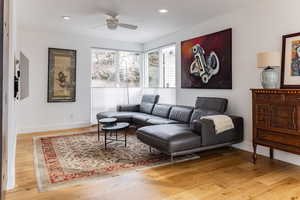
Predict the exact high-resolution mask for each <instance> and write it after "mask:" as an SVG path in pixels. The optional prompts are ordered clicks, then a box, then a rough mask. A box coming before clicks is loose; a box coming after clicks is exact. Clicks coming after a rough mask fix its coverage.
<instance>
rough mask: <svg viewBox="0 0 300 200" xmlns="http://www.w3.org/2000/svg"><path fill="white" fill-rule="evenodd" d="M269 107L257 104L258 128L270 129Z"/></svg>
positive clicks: (256, 122)
mask: <svg viewBox="0 0 300 200" xmlns="http://www.w3.org/2000/svg"><path fill="white" fill-rule="evenodd" d="M269 113H270V110H269V105H267V104H256V106H255V124H256V126H258V127H264V128H266V127H269Z"/></svg>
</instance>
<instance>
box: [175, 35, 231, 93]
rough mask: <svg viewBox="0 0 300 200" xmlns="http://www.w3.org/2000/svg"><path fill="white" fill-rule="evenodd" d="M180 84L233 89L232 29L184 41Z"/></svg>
mask: <svg viewBox="0 0 300 200" xmlns="http://www.w3.org/2000/svg"><path fill="white" fill-rule="evenodd" d="M181 87H182V88H203V89H232V29H227V30H223V31H220V32H216V33H212V34H209V35H204V36H201V37H197V38H194V39H190V40H186V41H183V42H181Z"/></svg>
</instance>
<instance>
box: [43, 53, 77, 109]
mask: <svg viewBox="0 0 300 200" xmlns="http://www.w3.org/2000/svg"><path fill="white" fill-rule="evenodd" d="M55 50H58V51H70V52H73V53H74V55H75V58H74V68H75V69H74V82H75V85H74V98H72V99H66V100H63V99H57V100H54V99H51V95H50V70H51V69H50V68H51V66H50V65H51V57H50V55H51V51H55ZM76 81H77V50H75V49H63V48H52V47H49V48H48V81H47V84H48V85H47V102H48V103H68V102H69V103H74V102H76V90H77V87H76V85H77V83H76Z"/></svg>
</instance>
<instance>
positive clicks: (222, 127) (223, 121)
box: [201, 115, 234, 134]
mask: <svg viewBox="0 0 300 200" xmlns="http://www.w3.org/2000/svg"><path fill="white" fill-rule="evenodd" d="M201 119H209V120H212V121H213V122H214V124H215V130H216V134H219V133H222V132H224V131H227V130H230V129H233V128H234V124H233V122H232V119H231V118H230V117H228V116H227V115H210V116H204V117H201Z"/></svg>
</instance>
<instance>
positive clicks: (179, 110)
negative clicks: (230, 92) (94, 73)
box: [97, 95, 244, 159]
mask: <svg viewBox="0 0 300 200" xmlns="http://www.w3.org/2000/svg"><path fill="white" fill-rule="evenodd" d="M158 100H159V96H158V95H144V96H143V98H142V102H141V104H138V105H122V106H117V111H116V112H101V113H98V114H97V119H102V118H106V117H115V118H117V119H118V121H121V122H129V123H131V124H133V125H135V126H137V127H139V128H138V129H137V131H136V134H137V137H138V139H139V140H140V141H142V142H143V143H145V144H147V145H149V146H150V147H153V148H156V149H157V150H159V151H161V152H163V153H165V154H168V155H170V156H171V159H173V156H178V155H184V154H190V153H195V152H199V151H204V150H208V149H213V148H218V147H222V146H228V145H231V144H235V143H240V142H242V140H243V132H244V126H243V119H242V118H241V117H237V116H230V117H231V119H232V121H233V123H234V129H232V130H228V131H225V132H223V133H219V134H216V133H215V127H214V123H213V121H211V120H207V119H200V118H201V117H202V116H207V115H216V114H224V113H225V112H226V109H227V103H228V101H227V99H224V98H212V97H198V98H197V100H196V103H195V107H191V106H180V105H168V104H158Z"/></svg>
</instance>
